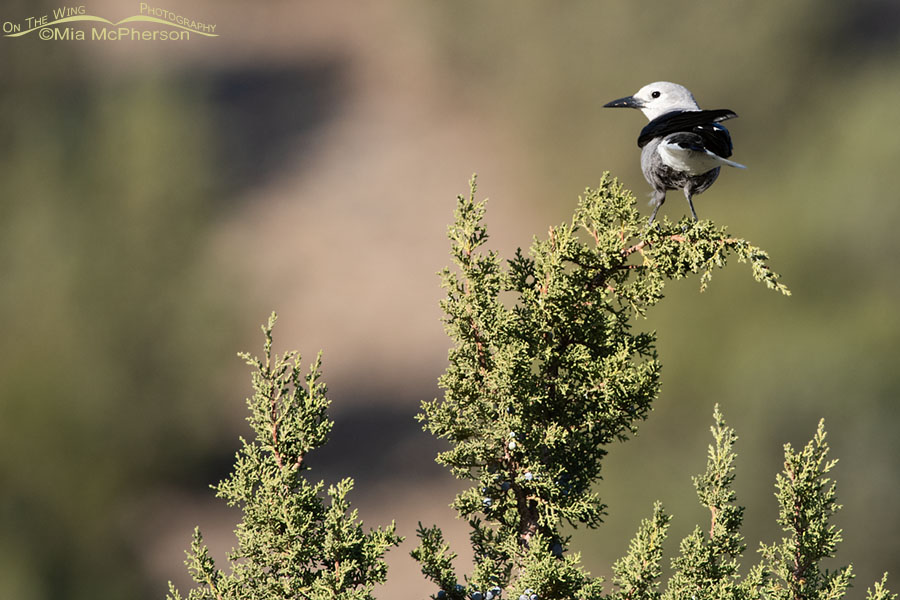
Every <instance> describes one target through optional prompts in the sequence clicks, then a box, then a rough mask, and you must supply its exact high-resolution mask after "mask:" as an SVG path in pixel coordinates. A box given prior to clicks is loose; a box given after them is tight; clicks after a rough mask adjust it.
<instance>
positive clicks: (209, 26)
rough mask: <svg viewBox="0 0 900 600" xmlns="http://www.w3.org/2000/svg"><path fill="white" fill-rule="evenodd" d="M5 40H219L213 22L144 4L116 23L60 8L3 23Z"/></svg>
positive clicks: (80, 8) (0, 27)
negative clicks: (194, 37) (27, 38)
mask: <svg viewBox="0 0 900 600" xmlns="http://www.w3.org/2000/svg"><path fill="white" fill-rule="evenodd" d="M0 31H2V33H3V36H4V37H8V38H21V37H37V38H38V39H41V40H44V41H51V40H55V41H101V42H107V41H111V42H117V41H134V42H140V41H143V42H151V41H176V42H178V41H180V42H183V41H187V40H190V39H191V36H194V35H196V36H204V37H218V36H219V34H218V33H216V25H215V23H206V22H203V21H198V20H195V19H192V18H189V17H186V16H184V15H181V14H178V13H176V12H175V11H171V10H168V9H165V8H160V7H157V6H152V5H150V4H148V3H146V2H141V3H139V4H138V14H136V15H133V16H130V17H126V18H124V19H121V20H119V21H111V20H109V19H105V18H103V17H98V16H96V15H91V14H89V13H88V11H87V8H86V7H85V6H84V5H79V6H63V7H60V8H55V9H53V10H52V11H51V12H49V13H45V14H42V15H35V16H30V17H25V18H24V19H23V20H22V21H20V22H15V21H3V22H2V23H0Z"/></svg>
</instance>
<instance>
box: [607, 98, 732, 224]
mask: <svg viewBox="0 0 900 600" xmlns="http://www.w3.org/2000/svg"><path fill="white" fill-rule="evenodd" d="M603 106H604V107H607V108H614V107H625V108H639V109H641V112H642V113H644V115H645V116H646V117H647V118H648V119H650V123H648V124H647V126H646V127H644V128H643V129H642V130H641V135H640V136H638V147H640V148H643V150H641V170H642V171H643V172H644V178H645V179H646V180H647V183H649V184H650V185H651V186H652V187H653V197H652V199H651V200H650V205H651V206H653V214H652V215H650V223H653V219H655V218H656V213H657V211H658V210H659V207H660V206H662V205H663V202H665V201H666V190H682V189H683V190H684V196H685V198H687V201H688V205H690V207H691V216H692V217H693V218H694V221H696V220H697V213H696V212H695V211H694V203H693V201H692V197H693V196H694V194H699V193H701V192H705V191H706V190H707V188H709V186H711V185H712V184H713V182H714V181H715V180H716V178H717V177H718V176H719V168H720V167H721V166H722V165H728V166H729V167H737V168H739V169H746V167H745V166H744V165H742V164H739V163H736V162H734V161H730V160H728V157H729V156H731V150H732V146H731V136H730V135H729V134H728V130H727V129H725V127H723V126H722V125H720V124H719V122H720V121H725V120H726V119H733V118H735V117H737V115H736V114H735V113H734V112H732V111H730V110H725V109H718V110H700V107H699V106H697V102H696V101H695V100H694V96H693V95H692V94H691V93H690V92H689V91H688V90H687V88H685V87H683V86H680V85H678V84H677V83H669V82H668V81H658V82H656V83H651V84H649V85H645V86H644V87H642V88H641V89H640V90H638V92H637V93H636V94H635V95H633V96H627V97H625V98H619V99H618V100H613V101H612V102H609V103H607V104H604V105H603Z"/></svg>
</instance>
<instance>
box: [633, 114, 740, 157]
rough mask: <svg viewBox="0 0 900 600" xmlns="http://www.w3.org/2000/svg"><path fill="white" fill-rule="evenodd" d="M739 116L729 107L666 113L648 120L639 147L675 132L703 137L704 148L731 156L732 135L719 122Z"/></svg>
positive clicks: (724, 155)
mask: <svg viewBox="0 0 900 600" xmlns="http://www.w3.org/2000/svg"><path fill="white" fill-rule="evenodd" d="M735 117H737V115H736V114H735V113H734V112H733V111H730V110H727V109H717V110H691V111H683V112H681V111H676V112H670V113H666V114H664V115H662V116H660V117H657V118H655V119H653V120H652V121H650V122H649V123H647V126H646V127H644V128H643V129H642V130H641V135H640V136H638V146H639V147H640V148H643V147H644V146H646V145H647V144H648V143H650V140H652V139H654V138H658V137H665V136H667V135H669V134H672V133H694V134H696V135H698V136H700V138H701V139H702V140H703V146H704V148H705V149H707V150H709V151H710V152H713V153H714V154H716V155H718V156H721V157H722V158H728V157H729V156H731V151H732V145H731V136H730V135H729V134H728V130H727V129H725V127H723V126H722V125H719V124H718V123H719V121H725V120H727V119H733V118H735Z"/></svg>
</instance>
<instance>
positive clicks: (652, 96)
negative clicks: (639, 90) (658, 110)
mask: <svg viewBox="0 0 900 600" xmlns="http://www.w3.org/2000/svg"><path fill="white" fill-rule="evenodd" d="M650 97H651V98H659V92H653V93H651V94H650Z"/></svg>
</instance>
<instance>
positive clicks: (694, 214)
mask: <svg viewBox="0 0 900 600" xmlns="http://www.w3.org/2000/svg"><path fill="white" fill-rule="evenodd" d="M693 196H694V192H693V190H691V187H690V186H688V187H686V188H684V197H685V198H687V201H688V206H690V207H691V216H692V217H693V218H694V222H695V223H696V222H697V212H696V211H695V210H694V201H693V200H692V198H693Z"/></svg>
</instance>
